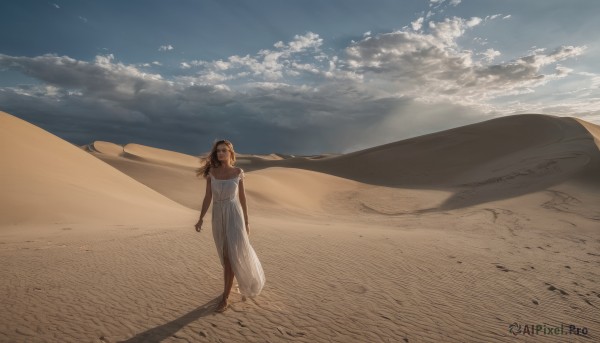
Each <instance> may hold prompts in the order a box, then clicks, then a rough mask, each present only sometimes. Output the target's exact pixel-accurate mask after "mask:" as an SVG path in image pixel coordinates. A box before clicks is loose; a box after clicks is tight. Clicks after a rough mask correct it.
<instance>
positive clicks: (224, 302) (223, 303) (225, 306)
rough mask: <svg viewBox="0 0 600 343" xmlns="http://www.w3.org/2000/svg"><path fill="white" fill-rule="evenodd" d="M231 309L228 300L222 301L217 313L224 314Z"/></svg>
mask: <svg viewBox="0 0 600 343" xmlns="http://www.w3.org/2000/svg"><path fill="white" fill-rule="evenodd" d="M228 307H229V303H227V299H223V300H221V302H220V303H219V305H218V306H217V309H216V310H215V311H216V312H224V311H225V310H226V309H227V308H228Z"/></svg>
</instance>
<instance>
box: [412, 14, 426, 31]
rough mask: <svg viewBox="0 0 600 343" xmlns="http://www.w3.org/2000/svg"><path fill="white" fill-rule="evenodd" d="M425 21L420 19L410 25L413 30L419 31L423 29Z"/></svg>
mask: <svg viewBox="0 0 600 343" xmlns="http://www.w3.org/2000/svg"><path fill="white" fill-rule="evenodd" d="M423 19H424V18H423V17H420V18H419V19H417V20H415V21H413V22H411V23H410V24H411V26H412V28H413V30H415V31H419V30H420V29H421V27H423Z"/></svg>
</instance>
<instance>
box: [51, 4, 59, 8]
mask: <svg viewBox="0 0 600 343" xmlns="http://www.w3.org/2000/svg"><path fill="white" fill-rule="evenodd" d="M52 6H54V7H55V8H60V6H58V5H57V4H52Z"/></svg>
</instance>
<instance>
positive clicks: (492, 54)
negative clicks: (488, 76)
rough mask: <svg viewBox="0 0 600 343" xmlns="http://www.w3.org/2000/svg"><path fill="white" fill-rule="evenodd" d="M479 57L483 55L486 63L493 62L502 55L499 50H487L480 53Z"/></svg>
mask: <svg viewBox="0 0 600 343" xmlns="http://www.w3.org/2000/svg"><path fill="white" fill-rule="evenodd" d="M478 55H483V58H484V59H485V61H486V62H492V61H493V60H494V59H495V58H496V57H498V56H500V55H501V53H500V51H498V50H494V49H487V50H486V51H484V52H480V53H478Z"/></svg>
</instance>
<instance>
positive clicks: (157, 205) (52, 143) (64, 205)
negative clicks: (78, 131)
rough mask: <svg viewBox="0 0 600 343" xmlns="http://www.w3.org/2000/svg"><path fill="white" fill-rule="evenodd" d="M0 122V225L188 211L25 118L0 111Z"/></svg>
mask: <svg viewBox="0 0 600 343" xmlns="http://www.w3.org/2000/svg"><path fill="white" fill-rule="evenodd" d="M0 127H1V128H2V133H1V134H0V156H1V158H2V165H3V167H2V168H1V170H0V175H1V177H0V183H1V189H2V197H1V198H0V211H1V216H0V225H7V224H12V225H14V224H23V223H38V224H41V223H53V222H66V223H71V222H80V223H86V222H100V223H102V222H104V223H113V222H122V221H124V222H139V221H140V220H142V221H143V222H145V221H148V220H152V219H154V220H157V219H160V218H164V216H165V215H166V214H170V215H180V216H181V215H189V213H190V210H189V209H187V208H185V207H184V206H181V205H180V204H178V203H176V202H174V201H172V200H170V199H168V198H166V197H165V196H163V195H161V194H160V193H158V192H156V191H155V190H153V189H151V188H149V187H146V186H144V185H142V184H140V183H139V182H137V181H136V180H134V179H132V178H131V177H129V176H127V175H126V174H123V173H121V172H120V171H118V170H117V169H115V168H113V167H111V166H110V165H108V164H106V163H104V162H102V161H100V160H98V159H97V158H94V157H93V156H91V155H90V154H88V153H86V152H84V151H81V150H80V149H77V147H75V146H73V145H72V144H70V143H68V142H66V141H64V140H62V139H60V138H58V137H56V136H54V135H52V134H51V133H49V132H47V131H44V130H42V129H40V128H38V127H36V126H34V125H32V124H30V123H28V122H26V121H23V120H21V119H19V118H17V117H14V116H12V115H10V114H8V113H5V112H0ZM111 151H112V150H111ZM161 213H162V214H161Z"/></svg>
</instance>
